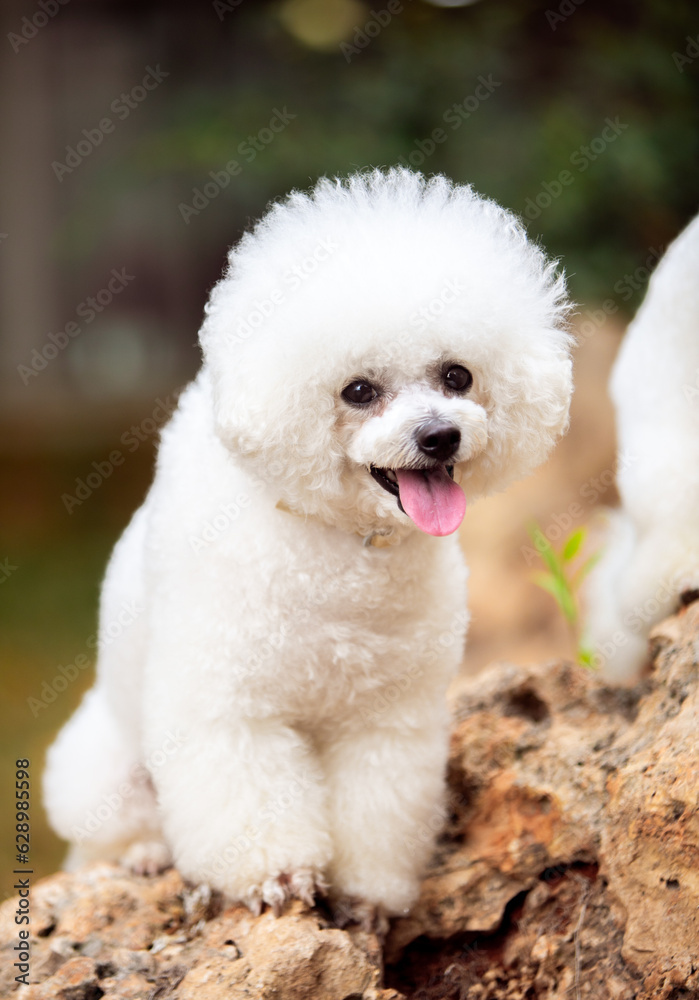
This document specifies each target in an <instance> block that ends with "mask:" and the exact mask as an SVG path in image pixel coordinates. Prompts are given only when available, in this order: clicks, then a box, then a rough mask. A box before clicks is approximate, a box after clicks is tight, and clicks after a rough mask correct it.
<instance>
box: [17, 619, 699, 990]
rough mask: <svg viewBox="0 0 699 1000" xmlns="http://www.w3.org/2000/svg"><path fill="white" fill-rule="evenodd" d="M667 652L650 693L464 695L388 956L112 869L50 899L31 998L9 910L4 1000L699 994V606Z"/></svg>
mask: <svg viewBox="0 0 699 1000" xmlns="http://www.w3.org/2000/svg"><path fill="white" fill-rule="evenodd" d="M652 643H653V647H654V653H655V664H654V670H653V672H652V674H651V675H650V677H649V678H648V679H647V680H646V681H644V682H643V684H641V685H639V687H637V688H636V689H635V690H634V691H631V692H629V691H613V690H610V689H608V688H605V687H603V686H602V685H600V683H599V682H598V681H597V680H596V678H595V677H594V675H592V674H590V673H588V672H586V671H585V670H583V669H582V668H578V667H575V666H572V665H569V664H568V665H566V664H561V665H558V666H549V667H541V668H537V669H530V668H519V667H512V666H507V665H505V666H500V667H495V668H493V669H492V670H490V671H489V672H488V673H487V674H483V675H481V676H480V677H478V678H476V679H474V681H472V682H470V683H469V685H467V686H466V687H465V688H462V689H461V691H462V693H461V695H460V697H459V701H458V704H457V706H456V716H457V723H456V726H455V730H454V737H453V748H452V756H451V762H450V770H449V788H450V796H451V807H452V809H451V816H450V820H449V824H448V827H447V830H446V831H445V832H444V833H443V834H442V836H441V837H440V841H439V845H438V851H437V855H436V857H435V860H434V864H433V866H432V868H431V870H430V872H429V873H428V875H427V877H426V878H425V881H424V883H423V891H422V896H421V899H420V901H419V903H418V905H417V906H416V907H415V909H414V911H413V913H412V914H411V916H410V917H409V918H406V919H401V920H398V921H395V922H394V923H393V925H392V927H391V929H390V932H389V935H388V938H387V940H386V942H385V944H384V947H383V949H382V948H381V946H380V943H379V941H378V940H377V938H376V937H375V936H374V935H373V934H369V933H366V932H364V931H362V930H360V929H359V928H349V929H348V930H340V929H338V927H336V926H335V924H334V922H333V915H332V913H330V912H329V911H328V910H324V909H322V908H319V909H315V910H312V911H308V910H306V909H304V907H303V906H302V904H300V903H296V904H294V905H293V906H291V907H290V908H289V909H288V910H287V911H286V912H285V913H284V914H283V915H282V916H281V917H279V918H275V917H274V916H273V915H272V914H271V913H264V914H262V916H260V917H257V918H256V917H253V916H252V915H251V914H250V913H248V912H247V911H246V910H245V909H244V908H242V907H239V906H233V907H224V906H223V904H222V901H221V900H220V899H218V898H217V897H216V896H214V897H210V896H208V895H207V894H206V893H205V892H202V891H201V890H192V889H191V888H188V887H185V886H184V885H183V883H182V881H181V879H180V878H179V876H178V874H177V873H176V872H175V871H172V870H171V871H168V872H165V873H164V874H163V875H161V876H157V877H154V878H139V877H136V876H131V875H128V874H127V873H126V872H125V871H124V870H122V869H119V868H116V867H114V866H108V865H96V866H92V867H90V868H87V869H85V870H83V871H81V872H78V873H76V874H71V875H68V874H58V875H53V876H51V877H50V878H47V879H44V880H42V881H41V882H38V883H37V884H36V885H35V886H34V887H33V889H32V896H31V906H32V917H33V920H32V926H31V932H32V939H31V943H32V957H31V976H30V980H31V982H32V984H33V985H30V986H21V987H19V988H18V989H17V992H15V989H16V988H17V984H16V983H15V982H14V978H13V977H14V975H15V971H14V970H13V969H12V963H13V962H14V960H15V959H14V957H11V956H12V955H13V952H12V948H13V946H14V945H15V944H16V943H17V927H16V925H15V924H14V913H15V909H16V906H17V900H8V901H7V902H6V903H5V904H3V907H2V908H0V947H1V948H2V954H3V965H2V972H0V996H2V997H11V996H17V997H18V998H20V1000H49V998H51V1000H54V998H56V1000H98V998H100V997H106V998H109V1000H141V998H143V1000H146V998H148V1000H167V998H180V1000H194V998H196V1000H219V998H224V997H225V998H232V1000H237V998H241V1000H242V998H257V997H259V998H265V1000H267V998H269V1000H272V998H275V1000H276V998H280V1000H287V998H288V1000H296V998H298V1000H302V998H303V1000H314V998H318V1000H326V998H327V1000H399V998H400V997H407V998H416V1000H417V998H419V1000H437V998H442V1000H496V998H498V1000H499V998H508V1000H563V998H566V1000H569V998H574V1000H581V998H590V1000H651V998H653V1000H692V998H699V767H698V766H697V765H698V756H699V739H698V737H699V725H698V724H699V682H698V666H697V661H698V659H699V603H695V604H693V605H691V606H690V607H689V608H687V609H686V610H685V611H683V612H682V614H680V615H678V616H677V617H675V618H672V619H669V620H668V621H667V622H664V623H663V624H662V625H661V626H659V627H658V628H656V630H655V632H654V633H653V636H652ZM426 836H430V832H429V831H428V830H416V831H415V839H416V841H417V840H418V839H419V838H421V837H426ZM407 847H408V849H410V845H409V844H408V845H407Z"/></svg>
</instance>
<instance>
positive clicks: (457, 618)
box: [45, 169, 571, 913]
mask: <svg viewBox="0 0 699 1000" xmlns="http://www.w3.org/2000/svg"><path fill="white" fill-rule="evenodd" d="M567 309H568V303H567V300H566V294H565V286H564V281H563V278H562V277H561V276H560V275H559V274H558V273H557V271H556V267H555V266H554V264H552V263H551V262H550V261H548V260H547V258H546V257H545V255H544V253H543V252H542V251H541V250H540V249H538V248H537V247H536V246H534V245H533V244H532V243H530V242H529V241H528V240H527V238H526V236H525V233H524V231H523V229H522V227H521V226H520V224H519V222H518V221H517V219H516V218H515V217H514V216H512V215H511V214H509V213H508V212H506V211H504V210H503V209H501V208H499V207H498V206H497V205H495V204H494V203H493V202H491V201H487V200H484V199H482V198H480V197H479V196H478V195H477V194H475V193H474V192H473V191H472V190H471V189H470V188H469V187H461V186H455V185H453V184H452V183H450V182H449V181H448V180H446V179H445V178H444V177H435V178H433V179H431V180H429V181H427V180H426V179H425V178H423V177H422V176H421V175H420V174H415V173H412V172H411V171H407V170H402V169H392V170H389V171H386V172H383V171H379V170H376V171H373V172H370V173H365V174H357V175H354V176H352V177H350V178H349V179H347V180H344V181H342V180H321V181H320V182H319V183H318V184H317V186H316V187H315V189H314V190H313V191H312V193H310V194H308V195H306V194H299V193H293V194H292V195H290V196H289V197H288V198H287V199H286V200H285V201H284V202H282V203H280V204H277V205H274V206H273V207H272V208H271V209H270V211H269V212H268V214H267V215H266V216H265V217H264V218H263V219H262V221H261V222H260V223H259V224H258V225H257V226H256V227H255V228H254V230H253V231H252V232H250V233H249V234H248V235H246V236H244V237H243V239H242V241H241V242H240V244H239V246H238V247H237V248H235V249H233V250H232V251H231V254H230V259H229V267H228V270H227V272H226V274H225V276H224V277H223V278H222V280H221V281H220V282H219V284H218V285H217V286H216V287H215V288H214V290H213V293H212V295H211V300H210V302H209V305H208V307H207V310H206V313H207V315H206V320H205V322H204V324H203V327H202V330H201V344H202V347H203V352H204V364H203V368H202V371H201V373H200V375H199V377H198V378H197V379H196V381H195V382H194V383H193V384H192V385H191V386H190V387H189V388H188V389H187V390H186V391H185V392H184V394H183V396H182V398H181V401H180V405H179V409H178V411H177V413H176V414H175V416H174V418H173V419H172V421H171V423H170V424H169V425H168V426H167V427H166V428H165V430H164V432H163V435H162V442H161V445H160V451H159V456H158V463H157V472H156V476H155V481H154V484H153V486H152V488H151V490H150V493H149V494H148V497H147V499H146V501H145V503H144V505H143V506H142V507H141V509H140V510H139V511H138V512H137V513H136V515H135V516H134V518H133V520H132V522H131V524H130V525H129V527H128V528H127V530H126V532H125V534H124V536H123V537H122V539H121V541H120V542H119V544H118V545H117V547H116V549H115V551H114V555H113V557H112V560H111V562H110V565H109V568H108V570H107V575H106V579H105V582H104V588H103V593H102V602H101V626H100V627H101V641H100V650H99V658H98V664H97V681H96V684H95V687H94V688H93V689H92V690H91V691H90V692H89V693H88V694H87V696H86V697H85V700H84V701H83V703H82V705H81V706H80V708H79V709H78V711H77V712H76V714H75V716H74V717H73V718H72V719H71V721H70V722H69V723H68V724H67V726H66V727H65V728H64V730H63V731H62V732H61V734H60V735H59V737H58V739H57V741H56V743H55V744H54V746H53V747H52V748H51V750H50V752H49V756H48V768H47V774H46V780H45V799H46V804H47V808H48V812H49V816H50V818H51V822H52V824H53V826H54V828H55V829H56V830H57V831H58V832H59V833H60V834H61V835H62V836H64V837H65V838H67V839H68V840H71V841H72V842H73V843H74V844H75V845H76V849H75V850H74V852H73V858H74V861H77V860H82V859H86V858H90V857H118V856H123V855H124V853H125V852H126V853H127V854H129V855H130V857H131V859H132V861H133V860H134V859H136V863H137V864H139V863H140V865H141V867H142V868H146V869H148V868H149V867H153V866H155V865H157V864H159V863H164V861H165V859H166V857H167V853H168V851H171V853H172V857H173V859H174V862H175V863H176V864H177V866H178V867H179V869H180V871H181V872H182V873H183V875H184V876H186V877H187V878H189V879H191V880H194V881H203V882H208V883H210V884H213V885H214V886H216V887H218V888H219V889H221V890H223V891H225V892H226V893H227V894H229V895H230V896H232V897H235V898H238V899H242V900H245V901H247V902H248V904H250V905H251V906H253V907H255V906H259V905H260V903H261V902H268V903H271V904H273V905H275V906H279V905H281V903H282V902H283V901H284V899H285V898H287V897H289V896H294V895H296V896H299V897H301V898H305V899H309V900H310V899H311V898H312V897H313V895H314V894H315V893H316V891H318V890H319V889H322V888H323V886H324V884H325V883H326V882H327V883H329V885H330V887H331V893H332V894H334V895H335V896H337V897H342V898H345V899H349V900H351V899H354V900H355V901H356V900H360V901H362V904H363V905H366V904H371V905H380V906H383V907H384V908H385V909H386V910H387V911H388V912H391V913H398V912H402V911H404V910H405V909H406V908H407V907H409V905H410V904H411V902H412V901H413V900H414V899H415V896H416V893H417V889H418V883H419V878H420V875H421V872H422V870H423V867H424V864H425V862H426V860H427V859H428V857H429V855H430V851H431V849H432V842H433V837H434V834H435V831H436V830H438V829H439V825H440V821H441V817H442V809H443V798H444V770H445V761H446V755H447V736H448V717H447V711H446V708H445V692H446V688H447V685H448V684H449V681H450V679H451V678H452V677H453V675H454V673H455V672H456V670H457V668H458V666H459V663H460V661H461V657H462V645H463V634H464V632H465V622H466V613H465V608H466V569H465V566H464V564H463V560H462V556H461V553H460V549H459V544H458V540H457V535H456V534H452V535H451V536H450V537H443V538H435V537H431V536H430V535H429V534H426V533H424V532H423V531H420V530H417V528H416V525H415V523H413V520H411V518H409V517H408V516H407V515H406V514H405V513H404V512H403V510H402V509H401V508H400V507H399V505H398V503H397V499H396V497H395V496H394V495H392V494H391V492H389V491H388V490H387V489H385V488H383V487H382V485H381V484H380V483H379V482H378V481H377V480H376V479H375V478H374V477H373V476H372V475H371V472H370V470H371V468H372V467H374V468H379V469H388V470H393V469H396V468H406V469H416V468H421V469H426V468H427V469H428V472H429V470H432V471H434V468H435V467H436V466H434V464H433V463H432V462H431V461H429V460H428V459H426V458H425V455H424V454H423V453H421V452H420V450H419V448H418V447H417V445H416V435H417V433H418V432H419V430H420V428H421V427H423V426H424V424H425V422H426V421H429V420H437V421H438V422H439V421H441V422H442V423H444V422H447V423H448V425H449V426H450V427H452V428H455V429H456V430H458V435H459V436H460V440H459V443H458V448H457V449H456V452H455V454H453V455H452V456H451V458H450V466H449V471H450V470H451V466H452V465H453V475H454V478H455V479H456V480H457V481H459V480H460V482H461V485H462V487H463V489H464V491H465V493H466V495H467V497H468V499H469V501H470V500H472V499H474V498H476V497H477V496H480V495H483V494H486V493H489V492H492V491H494V490H500V489H502V488H503V487H504V486H505V485H506V484H508V483H509V482H510V481H512V480H514V479H516V478H518V477H521V476H523V475H525V474H526V473H528V472H530V471H531V470H532V469H533V468H534V467H535V466H536V465H538V464H539V463H540V462H541V461H542V460H543V459H544V458H545V457H546V456H547V454H548V452H549V450H550V449H551V447H552V445H553V443H554V441H555V440H556V439H557V437H558V436H559V435H560V434H561V433H562V432H563V431H564V429H565V428H566V425H567V419H568V407H569V400H570V393H571V363H570V357H569V352H570V337H569V335H568V333H567V332H566V313H567ZM453 365H459V366H462V367H464V368H467V369H468V370H469V371H470V373H471V375H472V378H473V384H472V386H471V387H469V388H468V389H467V391H452V390H451V389H450V388H449V387H448V386H447V385H446V384H445V381H444V371H445V368H448V367H449V366H453ZM361 380H363V381H364V382H365V383H367V382H368V383H371V384H372V385H373V386H375V387H377V391H378V395H377V398H376V399H375V400H373V401H372V402H370V403H369V404H367V405H363V404H357V403H353V402H351V401H350V402H348V401H347V400H346V399H345V398H344V397H343V395H342V392H343V390H344V389H345V388H346V387H347V386H348V384H351V383H352V382H353V381H354V382H356V381H361ZM444 468H446V465H445V466H444ZM442 471H444V470H442ZM427 474H428V473H425V475H427ZM443 481H444V482H446V484H447V486H448V487H449V489H450V490H451V491H452V493H453V491H454V490H455V489H456V487H454V484H453V483H449V481H448V480H446V479H444V478H443ZM401 488H402V487H401ZM457 492H458V491H457ZM450 495H452V494H451V493H450ZM294 515H296V516H294ZM454 527H455V524H451V525H450V527H449V529H448V530H450V531H451V530H453V529H454ZM433 533H438V532H433ZM381 536H385V537H384V538H383V540H384V541H386V542H388V543H390V544H388V545H385V546H384V547H375V546H374V545H371V544H366V543H367V542H368V541H369V540H371V539H374V540H376V538H377V537H378V538H381ZM134 606H135V608H136V609H137V611H138V609H140V612H139V613H137V614H136V616H135V620H134V621H133V623H132V624H130V625H129V626H128V627H126V628H123V629H122V630H121V633H120V634H118V635H117V636H116V637H115V634H116V633H118V632H119V627H118V625H117V626H116V627H115V623H118V622H119V620H120V615H122V616H123V609H124V608H126V607H128V608H133V607H134Z"/></svg>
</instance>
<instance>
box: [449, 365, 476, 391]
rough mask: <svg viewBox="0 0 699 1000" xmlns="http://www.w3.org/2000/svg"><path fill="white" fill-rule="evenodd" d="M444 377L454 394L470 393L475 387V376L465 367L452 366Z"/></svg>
mask: <svg viewBox="0 0 699 1000" xmlns="http://www.w3.org/2000/svg"><path fill="white" fill-rule="evenodd" d="M443 377H444V384H445V385H446V386H447V387H448V388H449V389H453V390H454V392H468V390H469V389H470V388H471V386H472V385H473V375H472V374H471V372H470V371H469V370H468V368H464V367H463V365H450V366H449V367H448V368H447V369H446V370H445V372H444V376H443Z"/></svg>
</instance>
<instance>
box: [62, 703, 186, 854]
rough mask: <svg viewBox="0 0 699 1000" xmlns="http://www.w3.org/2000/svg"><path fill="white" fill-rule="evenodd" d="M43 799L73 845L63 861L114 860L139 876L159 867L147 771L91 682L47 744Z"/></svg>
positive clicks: (159, 842)
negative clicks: (62, 726) (53, 739)
mask: <svg viewBox="0 0 699 1000" xmlns="http://www.w3.org/2000/svg"><path fill="white" fill-rule="evenodd" d="M44 801H45V805H46V810H47V812H48V815H49V818H50V820H51V825H52V826H53V828H54V829H55V830H56V832H57V833H58V834H59V835H60V836H62V837H64V838H65V839H66V840H69V841H71V843H72V845H73V847H72V849H71V852H70V854H69V856H68V860H67V865H68V866H69V867H71V868H75V867H77V866H78V865H80V864H82V863H83V862H86V861H90V860H94V859H105V860H110V861H118V860H120V859H122V858H123V859H124V860H125V863H127V864H130V865H131V867H133V868H134V870H135V871H138V872H139V873H141V874H150V873H152V872H153V871H154V870H157V869H159V868H163V867H166V866H167V863H168V856H167V852H166V849H165V847H164V844H163V843H162V839H161V837H160V824H159V820H158V817H157V811H156V804H155V797H154V794H153V787H152V785H151V782H150V778H149V775H148V772H147V771H146V769H145V768H144V767H143V766H142V765H141V764H140V763H139V758H138V748H137V747H136V746H135V745H134V744H133V742H132V741H131V739H130V737H129V734H128V732H127V731H125V730H124V729H123V727H121V726H120V725H119V723H118V721H117V719H116V717H115V715H114V713H113V712H112V710H111V708H110V706H109V705H108V703H107V700H106V699H105V697H104V693H103V691H102V690H101V688H100V687H99V686H98V687H96V688H94V689H93V690H92V691H89V692H88V694H87V695H86V696H85V698H84V699H83V702H82V704H81V705H80V707H79V708H78V710H77V712H76V713H75V715H74V716H73V717H72V719H71V720H70V721H69V722H68V724H67V725H66V726H65V727H64V729H63V730H62V731H61V733H60V734H59V736H58V739H57V740H56V742H55V743H54V744H53V746H52V747H51V748H50V750H49V753H48V757H47V763H46V772H45V775H44ZM135 845H139V846H138V848H136V846H135ZM146 845H147V846H146ZM129 851H130V855H128V854H127V852H129ZM125 854H127V856H126V857H124V855H125Z"/></svg>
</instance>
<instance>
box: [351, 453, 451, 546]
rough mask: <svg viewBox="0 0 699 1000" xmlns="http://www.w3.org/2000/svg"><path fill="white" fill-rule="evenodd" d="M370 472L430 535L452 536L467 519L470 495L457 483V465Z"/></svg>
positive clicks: (372, 467)
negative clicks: (466, 495) (465, 515)
mask: <svg viewBox="0 0 699 1000" xmlns="http://www.w3.org/2000/svg"><path fill="white" fill-rule="evenodd" d="M370 471H371V474H372V476H373V477H374V479H375V480H376V482H377V483H378V484H379V486H382V487H383V488H384V489H385V490H386V492H387V493H391V494H392V495H393V496H394V497H395V498H396V500H397V502H398V506H399V507H400V509H401V510H402V511H403V513H404V514H407V515H408V517H409V518H410V519H411V521H413V522H414V523H415V524H416V525H417V527H418V528H420V530H421V531H425V532H427V534H428V535H451V534H452V532H454V531H456V529H457V528H458V527H459V525H460V524H461V522H462V521H463V518H464V512H465V511H466V497H465V496H464V491H463V490H462V489H461V487H460V486H459V484H458V483H455V482H454V466H453V465H433V466H431V467H430V468H428V469H378V468H376V466H374V465H372V466H371V467H370Z"/></svg>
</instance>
